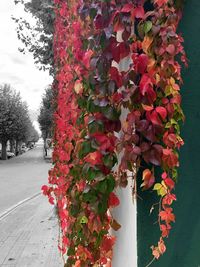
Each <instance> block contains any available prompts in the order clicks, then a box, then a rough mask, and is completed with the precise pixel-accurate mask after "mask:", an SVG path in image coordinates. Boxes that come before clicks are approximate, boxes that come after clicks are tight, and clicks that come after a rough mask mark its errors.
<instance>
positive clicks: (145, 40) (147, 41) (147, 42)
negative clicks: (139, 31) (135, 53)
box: [142, 36, 153, 53]
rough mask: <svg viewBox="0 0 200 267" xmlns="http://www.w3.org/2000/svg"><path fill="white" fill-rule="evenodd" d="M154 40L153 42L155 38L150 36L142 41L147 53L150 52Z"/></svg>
mask: <svg viewBox="0 0 200 267" xmlns="http://www.w3.org/2000/svg"><path fill="white" fill-rule="evenodd" d="M152 42H153V38H151V37H149V36H145V37H144V40H143V42H142V49H143V51H144V52H145V53H148V50H149V47H150V46H151V44H152Z"/></svg>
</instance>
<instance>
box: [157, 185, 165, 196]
mask: <svg viewBox="0 0 200 267" xmlns="http://www.w3.org/2000/svg"><path fill="white" fill-rule="evenodd" d="M166 194H167V189H166V188H164V187H162V188H161V189H160V190H159V191H158V195H160V196H161V197H164V196H165V195H166Z"/></svg>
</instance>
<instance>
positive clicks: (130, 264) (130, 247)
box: [112, 180, 137, 267]
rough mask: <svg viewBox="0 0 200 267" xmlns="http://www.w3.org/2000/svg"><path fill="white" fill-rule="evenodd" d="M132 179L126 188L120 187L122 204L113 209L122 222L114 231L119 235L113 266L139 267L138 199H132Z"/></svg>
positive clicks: (118, 192) (119, 195)
mask: <svg viewBox="0 0 200 267" xmlns="http://www.w3.org/2000/svg"><path fill="white" fill-rule="evenodd" d="M131 186H132V181H131V180H129V183H128V185H127V187H126V188H119V189H118V191H117V195H118V197H119V199H120V205H119V206H118V207H117V208H115V209H113V211H112V214H113V217H114V218H115V219H116V220H117V222H118V223H120V224H121V226H122V227H121V228H120V229H119V230H118V231H116V232H115V231H114V230H113V231H112V234H113V235H115V236H116V237H117V240H116V244H115V246H114V254H113V261H112V267H137V217H136V200H134V203H133V201H132V188H131Z"/></svg>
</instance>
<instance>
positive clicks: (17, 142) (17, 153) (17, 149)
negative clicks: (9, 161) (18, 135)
mask: <svg viewBox="0 0 200 267" xmlns="http://www.w3.org/2000/svg"><path fill="white" fill-rule="evenodd" d="M15 155H16V156H18V155H19V141H18V140H16V147H15Z"/></svg>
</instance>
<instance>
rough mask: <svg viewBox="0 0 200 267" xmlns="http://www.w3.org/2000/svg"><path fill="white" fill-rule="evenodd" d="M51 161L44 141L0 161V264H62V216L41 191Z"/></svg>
mask: <svg viewBox="0 0 200 267" xmlns="http://www.w3.org/2000/svg"><path fill="white" fill-rule="evenodd" d="M50 167H51V164H50V163H49V162H47V161H45V160H44V159H43V144H42V143H41V142H40V143H38V144H37V146H36V148H34V149H32V150H30V151H28V152H26V153H24V154H23V155H21V156H18V157H16V158H13V159H10V160H7V161H0V190H1V193H0V267H4V266H5V267H11V266H12V267H62V266H63V262H62V259H61V256H60V255H59V252H58V233H59V230H58V220H57V217H56V215H55V212H54V208H53V206H52V205H50V204H49V203H48V200H47V198H46V197H45V196H43V195H42V194H41V186H42V185H43V184H47V178H48V170H49V169H50Z"/></svg>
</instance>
